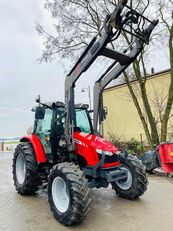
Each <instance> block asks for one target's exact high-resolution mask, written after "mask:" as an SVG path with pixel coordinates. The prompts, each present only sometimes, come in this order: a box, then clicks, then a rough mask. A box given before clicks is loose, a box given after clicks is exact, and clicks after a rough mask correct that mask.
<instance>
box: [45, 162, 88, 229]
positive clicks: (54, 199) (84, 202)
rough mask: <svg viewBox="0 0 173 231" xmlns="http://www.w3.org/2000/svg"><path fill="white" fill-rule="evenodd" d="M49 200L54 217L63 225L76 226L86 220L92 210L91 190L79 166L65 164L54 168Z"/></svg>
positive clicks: (49, 184)
mask: <svg viewBox="0 0 173 231" xmlns="http://www.w3.org/2000/svg"><path fill="white" fill-rule="evenodd" d="M48 198H49V203H50V208H51V210H52V212H53V214H54V217H55V218H56V219H57V220H58V221H59V222H60V223H62V224H63V225H66V226H72V225H76V224H79V223H80V222H81V221H82V220H83V219H84V218H85V216H86V215H87V213H88V212H89V210H90V207H89V206H90V202H91V199H90V190H89V188H88V181H87V179H86V178H85V176H84V172H83V171H81V170H80V168H79V166H77V165H75V164H73V163H67V162H65V163H60V164H57V165H55V166H54V167H53V169H52V170H51V172H50V175H49V178H48Z"/></svg>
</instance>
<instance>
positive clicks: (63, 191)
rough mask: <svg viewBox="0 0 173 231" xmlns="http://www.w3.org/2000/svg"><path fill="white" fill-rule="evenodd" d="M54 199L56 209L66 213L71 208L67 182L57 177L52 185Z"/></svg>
mask: <svg viewBox="0 0 173 231" xmlns="http://www.w3.org/2000/svg"><path fill="white" fill-rule="evenodd" d="M52 198H53V202H54V205H55V207H56V209H57V210H58V211H59V212H61V213H65V212H66V211H67V209H68V207H69V203H70V195H69V190H68V188H67V185H66V183H65V181H64V180H63V179H62V178H61V177H56V178H55V179H54V180H53V183H52Z"/></svg>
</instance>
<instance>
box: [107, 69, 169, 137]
mask: <svg viewBox="0 0 173 231" xmlns="http://www.w3.org/2000/svg"><path fill="white" fill-rule="evenodd" d="M169 84H170V72H169V71H166V72H162V73H158V74H155V75H153V76H149V77H148V79H147V83H146V88H147V94H148V96H149V100H150V103H151V106H152V111H153V113H154V115H156V117H157V118H159V114H158V109H159V108H161V106H160V105H162V106H163V105H164V104H165V103H166V97H167V94H168V89H169ZM132 86H133V89H134V90H135V92H136V94H137V97H138V100H139V102H140V105H141V108H142V110H143V112H144V115H145V116H146V114H145V111H144V107H143V104H142V100H141V95H140V91H139V85H138V84H137V82H133V83H132ZM103 99H104V106H106V107H107V109H108V115H107V119H106V120H105V122H104V136H105V137H107V138H109V134H111V135H114V136H115V137H116V138H119V139H120V140H122V141H128V140H130V139H131V138H135V139H137V140H139V141H140V140H141V139H142V140H143V141H146V136H145V133H144V130H143V127H142V124H141V121H140V118H139V116H138V113H137V110H136V108H135V106H134V103H133V101H132V98H131V95H130V93H129V90H128V87H127V86H126V84H123V85H120V86H116V87H111V88H108V89H106V90H105V91H104V93H103ZM161 102H162V103H161ZM158 105H159V106H158ZM172 124H173V117H171V118H170V122H169V132H168V133H169V137H168V139H171V137H172V134H173V127H172ZM158 128H160V124H159V123H158ZM158 130H160V129H158Z"/></svg>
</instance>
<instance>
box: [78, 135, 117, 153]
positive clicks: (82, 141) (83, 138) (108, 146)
mask: <svg viewBox="0 0 173 231" xmlns="http://www.w3.org/2000/svg"><path fill="white" fill-rule="evenodd" d="M74 142H75V144H79V145H82V146H85V147H92V148H93V149H95V150H96V149H99V150H102V151H108V152H112V153H113V154H114V153H116V152H117V151H118V148H117V147H116V146H114V145H113V144H112V143H111V142H109V141H107V140H105V139H103V138H101V137H99V136H95V135H93V134H88V133H84V132H75V133H74Z"/></svg>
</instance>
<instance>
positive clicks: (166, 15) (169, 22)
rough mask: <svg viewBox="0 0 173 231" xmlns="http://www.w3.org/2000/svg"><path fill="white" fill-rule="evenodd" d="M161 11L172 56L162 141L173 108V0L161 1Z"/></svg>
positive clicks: (165, 134)
mask: <svg viewBox="0 0 173 231" xmlns="http://www.w3.org/2000/svg"><path fill="white" fill-rule="evenodd" d="M159 12H160V16H161V24H163V27H164V28H165V34H166V36H167V37H168V40H167V46H168V50H169V57H170V59H169V60H170V68H171V80H170V86H169V92H168V98H167V104H166V107H165V111H164V114H163V116H162V120H161V124H162V126H161V142H164V141H166V138H167V127H168V120H169V117H170V112H171V109H172V103H173V1H172V0H167V1H165V0H164V1H160V3H159Z"/></svg>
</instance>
